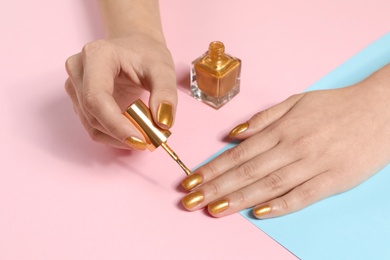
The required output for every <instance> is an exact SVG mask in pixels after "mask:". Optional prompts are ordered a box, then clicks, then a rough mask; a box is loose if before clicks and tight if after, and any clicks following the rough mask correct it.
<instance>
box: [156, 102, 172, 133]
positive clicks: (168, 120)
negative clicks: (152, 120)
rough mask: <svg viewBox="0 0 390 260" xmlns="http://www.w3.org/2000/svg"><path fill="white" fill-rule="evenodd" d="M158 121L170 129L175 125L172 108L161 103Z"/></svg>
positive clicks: (158, 110)
mask: <svg viewBox="0 0 390 260" xmlns="http://www.w3.org/2000/svg"><path fill="white" fill-rule="evenodd" d="M157 121H158V122H159V123H160V124H163V125H165V126H167V127H168V128H170V127H171V126H172V123H173V112H172V106H171V105H170V104H167V103H161V104H160V105H159V106H158V109H157Z"/></svg>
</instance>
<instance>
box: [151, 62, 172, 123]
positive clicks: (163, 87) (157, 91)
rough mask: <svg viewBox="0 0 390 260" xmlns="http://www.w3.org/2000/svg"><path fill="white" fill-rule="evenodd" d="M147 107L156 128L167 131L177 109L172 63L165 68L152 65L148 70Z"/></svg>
mask: <svg viewBox="0 0 390 260" xmlns="http://www.w3.org/2000/svg"><path fill="white" fill-rule="evenodd" d="M148 73H149V75H147V77H148V78H149V82H148V83H149V84H148V85H149V89H150V98H149V107H150V110H151V113H152V116H153V119H154V121H155V122H156V124H157V125H158V126H160V127H161V128H164V129H169V128H171V127H172V125H173V123H174V117H175V114H176V108H177V99H178V98H177V88H176V72H175V68H174V65H173V61H171V60H170V61H169V62H168V63H166V65H165V66H161V64H159V65H153V66H152V67H149V69H148Z"/></svg>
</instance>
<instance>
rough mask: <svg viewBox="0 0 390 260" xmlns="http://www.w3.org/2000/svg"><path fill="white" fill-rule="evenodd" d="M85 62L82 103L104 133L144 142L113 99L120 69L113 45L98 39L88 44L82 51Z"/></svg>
mask: <svg viewBox="0 0 390 260" xmlns="http://www.w3.org/2000/svg"><path fill="white" fill-rule="evenodd" d="M82 60H83V64H84V76H83V83H84V84H83V93H82V101H81V102H82V104H83V106H84V107H85V109H86V110H87V111H88V113H90V114H91V115H92V116H93V117H94V118H95V119H96V122H92V123H91V122H90V123H91V125H92V126H94V127H95V126H97V125H99V124H101V125H102V126H103V127H104V129H105V132H107V134H108V135H110V136H112V137H113V138H115V139H117V140H118V141H121V142H125V141H126V140H128V138H129V136H132V137H135V138H137V139H138V140H142V141H144V138H143V136H142V135H141V134H140V133H139V132H138V130H136V128H135V127H134V126H133V125H132V124H131V123H130V122H129V120H128V119H126V117H125V116H124V115H123V114H122V111H121V109H120V107H119V106H118V104H117V102H116V101H115V99H114V98H113V96H112V95H113V91H114V79H115V77H116V76H117V75H118V73H119V72H120V69H121V67H120V62H119V60H118V57H117V54H116V52H115V50H113V48H112V47H111V45H110V44H108V43H105V42H103V41H97V42H93V43H90V44H87V45H86V46H85V47H84V49H83V51H82Z"/></svg>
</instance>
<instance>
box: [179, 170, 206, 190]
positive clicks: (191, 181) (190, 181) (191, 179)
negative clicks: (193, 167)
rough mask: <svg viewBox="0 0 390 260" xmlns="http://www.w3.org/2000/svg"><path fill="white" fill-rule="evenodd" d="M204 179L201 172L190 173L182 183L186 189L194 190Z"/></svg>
mask: <svg viewBox="0 0 390 260" xmlns="http://www.w3.org/2000/svg"><path fill="white" fill-rule="evenodd" d="M202 181H203V177H202V175H200V174H199V173H193V174H191V175H189V176H188V177H187V178H185V179H184V180H183V181H182V182H181V185H183V187H184V189H186V190H192V189H193V188H195V187H196V186H198V185H199V184H201V183H202Z"/></svg>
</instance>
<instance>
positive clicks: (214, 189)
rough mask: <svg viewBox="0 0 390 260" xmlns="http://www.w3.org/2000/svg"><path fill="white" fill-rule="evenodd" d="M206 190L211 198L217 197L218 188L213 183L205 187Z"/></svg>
mask: <svg viewBox="0 0 390 260" xmlns="http://www.w3.org/2000/svg"><path fill="white" fill-rule="evenodd" d="M207 190H208V193H210V195H211V196H216V195H218V193H219V190H220V188H219V187H218V186H217V185H216V184H215V183H214V182H211V183H209V184H208V185H207Z"/></svg>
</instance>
